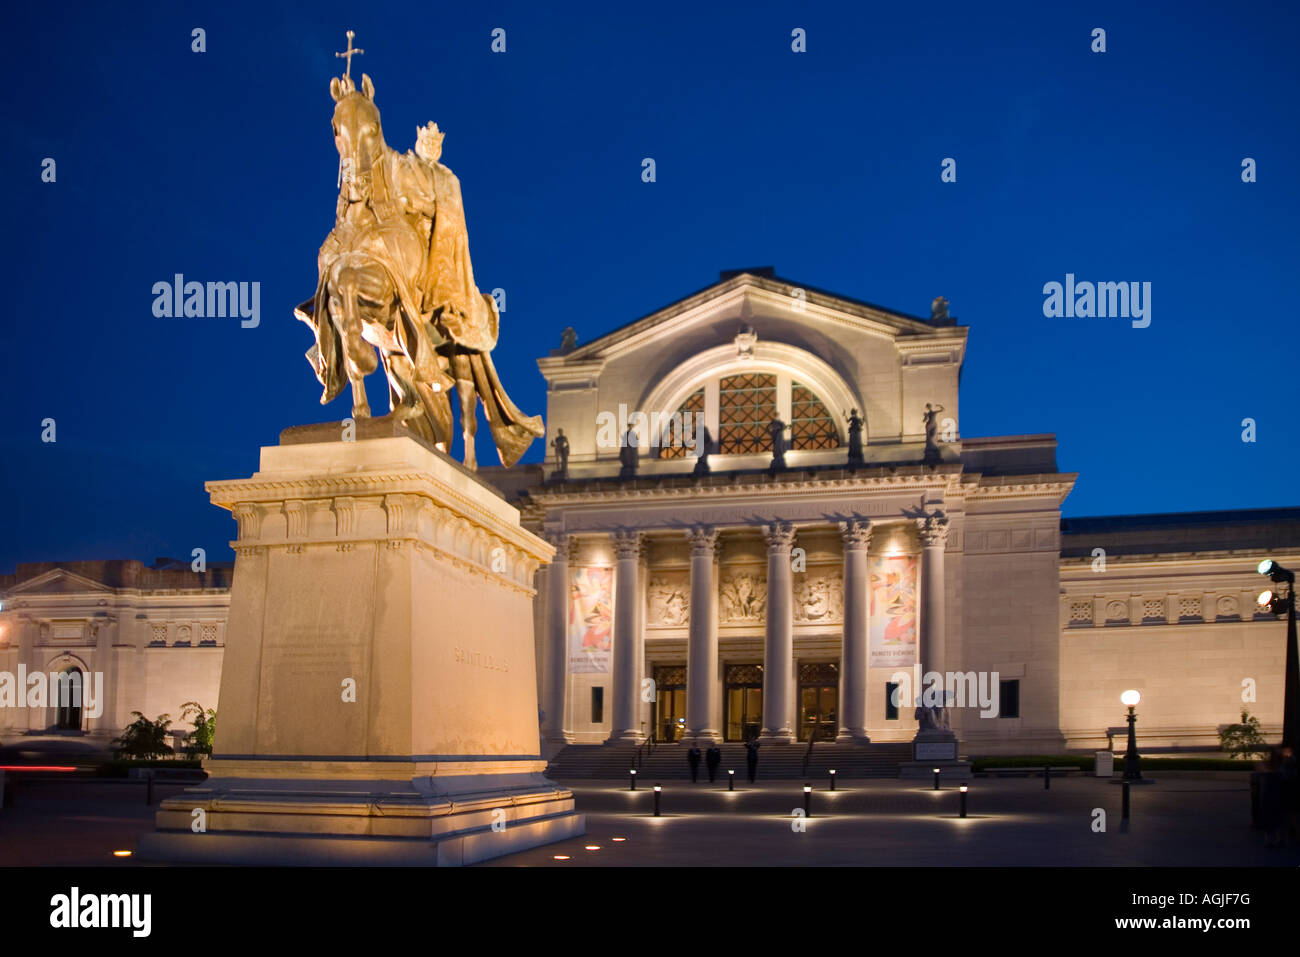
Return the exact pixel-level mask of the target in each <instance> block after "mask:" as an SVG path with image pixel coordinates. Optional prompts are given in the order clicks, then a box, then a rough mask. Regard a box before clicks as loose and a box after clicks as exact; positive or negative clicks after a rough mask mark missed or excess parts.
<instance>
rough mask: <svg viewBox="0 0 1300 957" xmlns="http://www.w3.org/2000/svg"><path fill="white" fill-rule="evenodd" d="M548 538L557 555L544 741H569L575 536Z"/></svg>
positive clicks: (550, 601)
mask: <svg viewBox="0 0 1300 957" xmlns="http://www.w3.org/2000/svg"><path fill="white" fill-rule="evenodd" d="M546 540H547V541H549V542H550V543H551V544H552V545H554V546H555V557H554V558H553V559H551V564H550V566H549V567H548V568H547V569H546V645H545V654H544V655H543V658H542V669H543V670H542V715H543V717H542V742H543V743H544V744H547V745H551V746H556V745H565V744H570V743H572V741H573V736H572V735H570V734H569V733H568V732H567V731H566V730H565V727H564V717H565V706H566V704H567V702H566V698H567V697H568V695H567V693H566V692H567V691H568V685H569V674H568V664H569V601H570V596H569V592H570V586H569V556H570V553H571V551H572V546H573V539H571V538H570V537H569V536H568V535H565V534H564V533H562V532H558V533H555V532H553V533H550V534H548V535H547V536H546Z"/></svg>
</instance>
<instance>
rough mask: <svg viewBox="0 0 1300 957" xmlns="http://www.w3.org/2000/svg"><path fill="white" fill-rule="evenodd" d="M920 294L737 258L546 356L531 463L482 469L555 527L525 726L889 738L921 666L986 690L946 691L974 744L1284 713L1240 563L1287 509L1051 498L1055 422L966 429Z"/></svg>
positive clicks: (946, 340)
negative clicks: (543, 441) (543, 398)
mask: <svg viewBox="0 0 1300 957" xmlns="http://www.w3.org/2000/svg"><path fill="white" fill-rule="evenodd" d="M931 312H932V314H931V316H930V317H929V318H928V319H927V318H920V317H917V316H914V315H908V314H905V313H900V312H895V311H893V310H889V309H884V308H882V307H880V306H875V305H871V304H869V303H866V302H861V301H857V300H854V299H849V298H846V297H844V296H839V295H832V294H829V293H825V292H822V291H819V290H816V289H812V288H809V287H807V286H803V285H801V284H799V283H795V282H790V281H787V280H783V279H780V278H777V277H776V276H775V275H774V274H773V271H772V270H771V269H766V268H764V269H752V270H744V271H736V272H728V273H723V274H722V276H721V279H720V281H719V282H717V283H716V284H714V285H712V286H709V287H708V288H706V289H704V290H702V291H700V292H698V293H696V294H694V295H691V296H689V297H687V298H685V299H682V300H680V301H678V302H675V303H673V304H671V305H669V306H667V307H665V308H663V309H660V310H658V311H656V312H654V313H651V314H650V315H648V316H645V317H644V318H641V319H638V320H636V321H635V322H631V323H629V324H627V325H625V326H622V327H621V328H618V329H615V330H613V331H611V332H608V333H606V334H605V335H602V336H599V337H597V338H595V339H592V340H590V341H588V342H585V343H581V344H578V343H577V342H576V341H574V337H573V336H568V337H566V341H565V343H564V345H563V346H562V348H561V349H559V350H557V351H556V352H554V353H552V354H551V355H550V356H548V357H546V358H543V359H541V360H539V362H538V365H539V366H540V368H541V371H542V375H543V376H544V377H545V378H546V381H547V385H548V400H547V416H546V422H547V430H548V432H547V441H548V458H547V461H546V464H545V465H544V466H535V465H534V466H516V467H515V468H513V469H485V470H483V471H482V472H481V473H480V474H481V475H483V476H484V477H485V478H487V479H488V480H489V481H492V482H494V483H496V484H497V485H498V486H499V487H500V488H501V489H502V491H503V492H504V493H505V494H506V495H507V497H508V498H510V499H512V500H513V501H515V502H516V503H517V504H519V506H520V508H521V510H522V513H523V516H524V519H525V524H526V525H528V526H529V527H531V528H532V529H534V530H535V531H538V532H540V533H541V534H544V535H545V536H546V537H547V538H549V540H550V541H551V542H552V543H553V544H554V545H555V546H556V548H557V552H556V557H555V560H554V562H553V564H551V565H550V566H549V567H548V568H544V569H542V570H541V572H539V577H538V597H537V602H536V638H537V654H538V664H539V700H540V701H541V702H542V712H543V713H542V725H543V740H544V742H545V746H546V747H548V748H550V749H555V748H557V747H559V746H561V745H563V744H565V743H595V742H602V741H629V740H641V739H642V738H643V737H644V736H647V735H652V734H653V735H654V736H655V737H656V739H658V740H659V741H665V740H683V739H686V740H701V741H702V740H711V741H741V740H748V739H751V738H757V739H758V740H759V741H760V742H765V741H766V742H771V743H781V742H794V741H807V740H809V739H810V738H812V737H813V736H815V737H816V740H818V741H832V740H835V741H841V742H844V741H853V742H868V741H870V742H902V741H911V740H912V739H913V737H914V736H915V734H916V731H917V719H916V710H915V708H914V707H913V706H912V704H913V702H912V700H911V694H908V695H906V696H905V697H904V698H903V699H902V700H901V701H900V698H899V695H898V694H896V693H895V688H896V687H897V686H898V685H899V684H904V685H905V682H903V681H900V678H899V676H900V673H901V674H903V675H909V676H911V681H912V683H913V685H916V684H918V682H917V681H916V678H917V676H918V675H917V673H918V672H921V673H922V674H924V673H928V672H932V671H933V672H938V673H940V674H944V675H946V674H947V673H949V672H954V673H955V672H961V673H966V674H971V673H974V676H975V677H974V679H973V680H975V681H984V682H986V683H988V682H992V683H993V684H992V686H991V687H992V689H995V690H996V692H997V704H998V707H997V709H996V714H990V713H989V712H991V711H992V710H993V709H991V708H980V707H978V706H975V705H976V702H975V701H974V700H973V696H968V697H967V699H966V700H965V701H964V702H956V703H965V704H966V705H967V706H965V707H950V708H949V713H948V717H949V722H950V724H951V727H952V729H953V730H954V731H955V732H956V733H957V735H958V737H959V739H960V741H961V745H962V752H963V753H968V754H974V755H977V754H989V753H1007V752H1016V753H1022V754H1051V753H1059V752H1061V751H1063V750H1065V749H1067V748H1075V749H1084V748H1086V749H1092V748H1097V747H1105V746H1107V743H1108V741H1107V729H1108V728H1112V727H1115V726H1117V725H1122V724H1123V723H1124V721H1123V719H1124V715H1125V710H1124V708H1123V707H1122V705H1121V704H1120V700H1119V696H1120V694H1121V693H1122V692H1123V691H1125V690H1127V689H1129V688H1135V689H1137V690H1138V691H1140V692H1141V693H1142V695H1143V702H1142V706H1141V708H1140V710H1141V713H1142V722H1141V725H1140V728H1141V732H1142V733H1141V735H1140V741H1142V742H1143V744H1144V745H1145V746H1149V747H1157V748H1182V747H1202V748H1204V747H1210V748H1213V747H1217V745H1218V736H1217V729H1218V728H1219V727H1220V726H1221V725H1223V724H1227V723H1232V722H1236V721H1237V720H1239V717H1240V713H1241V711H1242V709H1243V707H1244V708H1246V709H1247V710H1249V711H1250V712H1251V713H1252V714H1255V715H1258V716H1259V717H1260V718H1261V720H1262V722H1263V727H1264V730H1265V732H1266V734H1269V735H1271V736H1274V737H1276V736H1277V735H1279V734H1280V732H1281V719H1282V688H1283V660H1284V652H1285V645H1284V641H1285V627H1284V625H1283V624H1281V623H1280V622H1279V621H1278V620H1277V619H1276V618H1275V617H1274V616H1273V615H1268V614H1258V613H1257V611H1256V606H1255V597H1256V595H1257V594H1258V592H1259V591H1260V590H1261V588H1262V587H1263V580H1262V579H1261V578H1260V576H1259V575H1258V574H1257V573H1256V564H1257V562H1258V561H1259V559H1260V557H1261V555H1262V554H1264V553H1267V554H1269V555H1271V556H1272V557H1274V558H1276V559H1277V560H1279V561H1280V562H1281V563H1282V564H1284V565H1287V564H1290V563H1291V562H1294V561H1296V560H1297V559H1298V558H1300V509H1279V510H1258V511H1246V512H1232V513H1200V514H1183V515H1154V516H1136V517H1122V518H1088V519H1074V520H1062V517H1061V505H1062V502H1063V501H1064V500H1065V499H1066V497H1067V496H1068V495H1069V494H1070V490H1071V489H1072V488H1073V486H1074V483H1075V481H1076V479H1077V478H1078V476H1077V475H1076V474H1074V473H1065V472H1062V471H1060V469H1059V468H1058V466H1057V461H1056V440H1055V437H1054V436H1052V435H1014V436H991V437H972V436H968V435H963V434H962V432H961V430H960V428H959V425H958V424H959V423H960V422H961V418H960V414H959V409H960V390H959V383H960V379H961V369H962V364H963V360H964V357H965V349H966V338H967V334H968V331H969V330H968V329H967V328H966V327H963V326H960V325H957V324H956V323H955V322H954V320H953V319H952V318H950V317H949V316H948V314H947V308H946V302H945V301H944V300H942V299H937V300H935V302H934V304H933V306H932V310H931ZM638 413H640V416H638ZM774 421H776V422H778V423H779V425H778V426H777V427H775V428H774V427H773V425H772V423H773V422H774ZM704 430H707V432H704ZM927 431H928V432H929V435H927ZM561 432H562V433H563V437H564V438H563V440H562V441H561V442H560V443H559V445H560V446H561V447H562V448H563V449H564V451H565V453H566V454H565V456H564V459H565V461H563V462H561V461H560V457H559V456H558V455H557V447H556V440H557V439H558V438H559V436H560V434H561ZM629 433H631V436H632V441H631V442H629V441H628V440H627V437H628V435H629ZM704 435H707V440H706V439H704ZM633 442H634V443H635V449H633V448H632V443H633ZM774 442H779V443H780V445H781V451H782V454H781V455H780V456H774V454H773V449H774ZM688 446H693V447H688ZM787 450H788V451H787ZM701 459H703V461H701ZM774 459H778V460H777V461H774ZM561 466H563V468H562V467H561ZM1099 549H1100V550H1104V551H1101V552H1099V551H1098V550H1099ZM947 686H948V687H949V688H950V690H951V685H947ZM905 687H906V685H905ZM963 687H965V688H969V687H971V686H970V685H963ZM986 687H989V686H988V685H987V684H986ZM916 690H920V689H919V687H918V688H917V689H916ZM948 701H949V704H953V703H954V699H953V698H949V699H948ZM1243 702H1245V703H1243ZM900 705H901V706H900Z"/></svg>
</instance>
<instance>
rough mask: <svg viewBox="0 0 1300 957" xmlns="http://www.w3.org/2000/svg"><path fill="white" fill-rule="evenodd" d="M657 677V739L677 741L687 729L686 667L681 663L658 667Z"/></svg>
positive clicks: (655, 677) (655, 672) (655, 673)
mask: <svg viewBox="0 0 1300 957" xmlns="http://www.w3.org/2000/svg"><path fill="white" fill-rule="evenodd" d="M654 679H655V727H654V734H655V740H656V741H668V742H672V741H676V740H678V739H679V738H681V736H682V732H683V731H684V730H685V729H686V669H685V668H683V667H682V666H680V665H670V666H667V667H657V668H655V670H654Z"/></svg>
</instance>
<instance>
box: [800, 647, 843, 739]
mask: <svg viewBox="0 0 1300 957" xmlns="http://www.w3.org/2000/svg"><path fill="white" fill-rule="evenodd" d="M839 697H840V669H839V665H838V664H836V663H834V662H813V663H810V664H800V665H799V740H800V741H807V740H809V739H810V738H812V736H813V733H814V731H815V732H816V734H817V740H818V741H834V740H835V736H836V734H838V733H839V725H838V721H839V710H838V706H839Z"/></svg>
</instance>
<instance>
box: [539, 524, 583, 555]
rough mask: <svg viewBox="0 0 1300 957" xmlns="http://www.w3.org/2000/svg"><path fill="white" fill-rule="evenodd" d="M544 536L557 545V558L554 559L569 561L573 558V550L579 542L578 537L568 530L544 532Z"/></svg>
mask: <svg viewBox="0 0 1300 957" xmlns="http://www.w3.org/2000/svg"><path fill="white" fill-rule="evenodd" d="M542 537H543V538H544V539H546V540H547V541H548V542H550V543H551V544H552V545H553V546H554V547H555V558H554V559H552V561H556V562H567V561H569V560H571V559H572V558H573V551H574V548H575V546H576V545H577V544H578V541H577V539H576V538H575V537H574V536H572V535H570V534H569V533H568V532H556V531H547V532H542Z"/></svg>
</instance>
